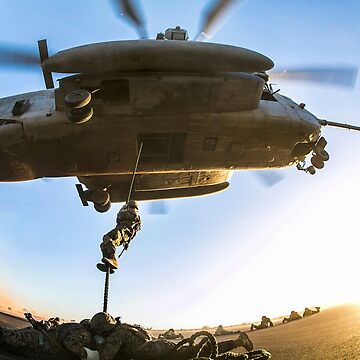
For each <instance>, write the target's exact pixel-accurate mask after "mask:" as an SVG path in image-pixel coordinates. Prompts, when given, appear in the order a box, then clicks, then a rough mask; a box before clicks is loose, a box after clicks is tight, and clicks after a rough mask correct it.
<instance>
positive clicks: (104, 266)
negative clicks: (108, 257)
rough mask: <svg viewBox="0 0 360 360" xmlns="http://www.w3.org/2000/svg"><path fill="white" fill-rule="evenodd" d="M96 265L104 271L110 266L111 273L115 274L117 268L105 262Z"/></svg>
mask: <svg viewBox="0 0 360 360" xmlns="http://www.w3.org/2000/svg"><path fill="white" fill-rule="evenodd" d="M96 267H97V268H98V269H99V270H100V271H102V272H107V269H108V268H110V274H113V273H114V272H115V270H114V269H113V268H112V267H111V266H108V265H105V264H103V263H98V264H96Z"/></svg>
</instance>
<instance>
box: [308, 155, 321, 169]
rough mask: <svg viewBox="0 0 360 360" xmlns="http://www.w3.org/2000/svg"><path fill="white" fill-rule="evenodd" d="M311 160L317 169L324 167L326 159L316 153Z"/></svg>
mask: <svg viewBox="0 0 360 360" xmlns="http://www.w3.org/2000/svg"><path fill="white" fill-rule="evenodd" d="M310 161H311V164H312V165H313V166H314V167H315V168H316V169H322V168H323V167H324V161H323V160H322V159H321V157H320V156H318V155H314V156H313V157H312V158H311V160H310Z"/></svg>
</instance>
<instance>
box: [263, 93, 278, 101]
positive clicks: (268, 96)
mask: <svg viewBox="0 0 360 360" xmlns="http://www.w3.org/2000/svg"><path fill="white" fill-rule="evenodd" d="M261 100H266V101H276V102H277V100H276V99H275V97H274V95H272V94H271V93H270V92H269V91H267V90H264V91H263V93H262V95H261Z"/></svg>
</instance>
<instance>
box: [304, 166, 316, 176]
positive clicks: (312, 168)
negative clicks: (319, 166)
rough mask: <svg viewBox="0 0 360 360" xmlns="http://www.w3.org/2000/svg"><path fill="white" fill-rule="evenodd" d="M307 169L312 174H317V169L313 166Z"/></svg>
mask: <svg viewBox="0 0 360 360" xmlns="http://www.w3.org/2000/svg"><path fill="white" fill-rule="evenodd" d="M306 171H307V172H308V173H309V174H310V175H315V173H316V170H315V168H314V167H313V166H309V167H308V168H307V169H306Z"/></svg>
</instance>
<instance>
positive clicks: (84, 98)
mask: <svg viewBox="0 0 360 360" xmlns="http://www.w3.org/2000/svg"><path fill="white" fill-rule="evenodd" d="M64 101H65V105H66V106H67V107H68V108H70V109H78V108H82V107H84V106H86V105H87V104H89V102H90V101H91V93H90V92H89V91H87V90H85V89H78V90H73V91H70V92H69V93H68V94H67V95H66V96H65V99H64Z"/></svg>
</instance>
